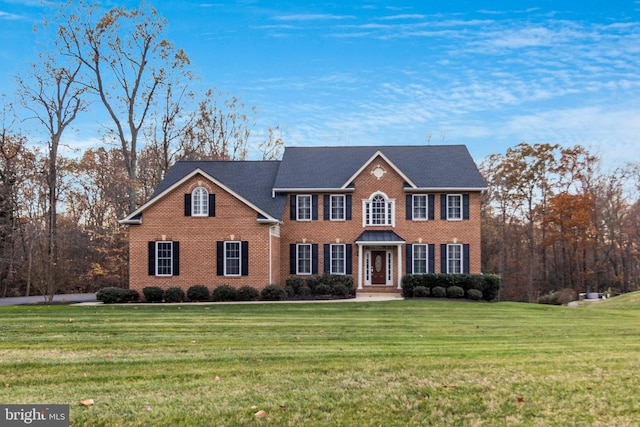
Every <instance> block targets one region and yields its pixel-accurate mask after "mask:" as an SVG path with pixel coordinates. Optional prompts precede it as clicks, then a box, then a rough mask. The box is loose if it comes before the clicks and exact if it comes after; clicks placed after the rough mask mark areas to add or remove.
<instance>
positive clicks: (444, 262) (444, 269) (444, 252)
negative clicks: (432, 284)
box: [440, 243, 447, 274]
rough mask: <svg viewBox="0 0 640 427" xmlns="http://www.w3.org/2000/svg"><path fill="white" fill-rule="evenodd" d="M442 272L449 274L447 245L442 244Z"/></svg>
mask: <svg viewBox="0 0 640 427" xmlns="http://www.w3.org/2000/svg"><path fill="white" fill-rule="evenodd" d="M440 273H442V274H447V245H446V244H444V243H443V244H441V245H440Z"/></svg>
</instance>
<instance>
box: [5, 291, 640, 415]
mask: <svg viewBox="0 0 640 427" xmlns="http://www.w3.org/2000/svg"><path fill="white" fill-rule="evenodd" d="M639 370H640V296H639V295H638V294H633V295H630V296H625V297H619V299H611V300H609V301H607V302H603V303H593V304H592V305H588V306H582V307H578V308H569V307H553V306H542V305H527V304H516V303H470V302H450V301H438V300H420V301H388V302H366V303H356V302H343V303H323V304H318V303H315V304H314V303H309V304H251V305H186V304H185V305H126V306H98V307H86V306H83V307H80V306H52V307H46V306H29V307H3V308H0V403H47V404H52V403H68V404H70V405H71V425H75V426H79V425H86V426H101V425H103V426H236V425H237V426H242V425H249V426H253V425H264V426H288V425H290V426H300V425H304V426H316V425H317V426H326V425H339V426H380V425H382V426H411V425H414V426H419V425H420V426H422V425H444V424H446V425H459V426H480V425H484V426H494V425H497V426H512V425H536V426H537V425H539V426H550V425H551V426H554V425H557V426H568V425H581V426H592V425H595V426H597V425H601V426H632V425H633V426H635V425H637V424H638V420H640V400H639V399H638V395H639V393H640V379H639V378H640V377H639V375H638V372H639ZM82 399H93V400H94V405H93V406H80V405H79V404H78V402H79V401H80V400H82ZM258 411H266V415H265V416H263V417H255V416H254V414H255V413H256V412H258Z"/></svg>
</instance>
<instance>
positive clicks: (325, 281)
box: [286, 274, 356, 298]
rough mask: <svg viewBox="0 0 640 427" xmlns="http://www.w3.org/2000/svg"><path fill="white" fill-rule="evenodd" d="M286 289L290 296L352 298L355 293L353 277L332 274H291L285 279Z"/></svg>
mask: <svg viewBox="0 0 640 427" xmlns="http://www.w3.org/2000/svg"><path fill="white" fill-rule="evenodd" d="M286 290H287V294H288V295H289V297H292V298H300V297H304V298H306V297H309V296H314V297H322V298H353V297H355V295H356V293H355V287H354V285H353V277H351V276H338V275H332V274H324V275H314V276H291V277H289V278H288V279H287V281H286Z"/></svg>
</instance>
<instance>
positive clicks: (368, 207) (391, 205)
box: [362, 192, 396, 227]
mask: <svg viewBox="0 0 640 427" xmlns="http://www.w3.org/2000/svg"><path fill="white" fill-rule="evenodd" d="M378 198H382V199H384V206H383V208H382V214H383V215H384V218H383V221H382V222H381V223H377V224H374V223H373V222H372V220H373V214H374V213H373V212H372V207H373V203H374V201H375V200H376V199H378ZM378 200H379V199H378ZM395 212H396V202H395V200H394V199H389V198H388V197H387V195H386V194H384V193H381V192H377V193H373V194H372V195H371V197H370V198H369V199H368V200H363V202H362V225H363V226H373V227H389V226H391V227H395V226H396V215H395Z"/></svg>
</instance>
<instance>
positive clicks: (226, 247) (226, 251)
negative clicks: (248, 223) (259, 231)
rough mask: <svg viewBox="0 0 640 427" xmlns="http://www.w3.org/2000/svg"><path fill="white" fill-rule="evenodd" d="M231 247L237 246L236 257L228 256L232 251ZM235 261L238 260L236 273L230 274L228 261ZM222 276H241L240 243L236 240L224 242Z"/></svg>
mask: <svg viewBox="0 0 640 427" xmlns="http://www.w3.org/2000/svg"><path fill="white" fill-rule="evenodd" d="M231 245H237V248H238V252H237V253H238V256H237V257H236V256H233V257H231V256H229V254H230V253H231V252H232V251H233V248H231V247H230V246H231ZM235 259H237V260H238V272H237V273H235V272H231V271H229V270H230V268H228V267H229V265H228V264H227V262H228V261H233V260H235ZM223 266H224V275H225V276H233V277H237V276H240V275H242V242H240V241H237V240H230V241H225V242H224V263H223Z"/></svg>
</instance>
